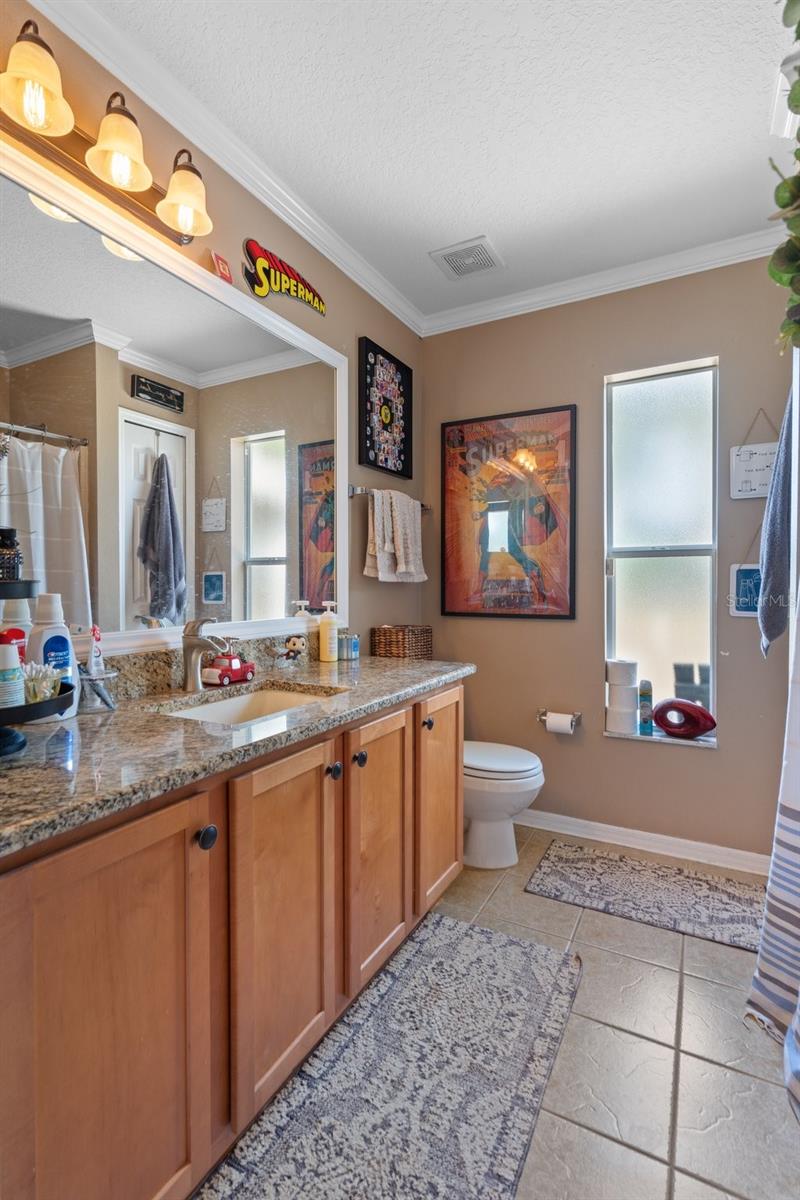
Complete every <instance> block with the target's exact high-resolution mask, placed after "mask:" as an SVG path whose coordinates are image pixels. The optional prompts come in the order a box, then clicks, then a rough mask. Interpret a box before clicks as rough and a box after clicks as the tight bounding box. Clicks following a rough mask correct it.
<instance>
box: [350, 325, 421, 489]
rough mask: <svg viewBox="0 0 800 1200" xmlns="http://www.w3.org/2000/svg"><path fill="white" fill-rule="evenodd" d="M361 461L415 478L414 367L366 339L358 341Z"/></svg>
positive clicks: (383, 469) (361, 463)
mask: <svg viewBox="0 0 800 1200" xmlns="http://www.w3.org/2000/svg"><path fill="white" fill-rule="evenodd" d="M358 461H359V464H360V465H361V466H362V467H374V468H375V469H376V470H377V471H388V472H389V474H391V475H399V476H400V477H401V478H402V479H411V478H412V476H413V462H412V394H411V368H410V367H407V366H406V364H405V363H404V362H401V361H400V359H399V358H395V357H394V355H393V354H390V353H389V352H388V350H383V349H382V348H381V347H380V346H378V345H376V343H375V342H372V341H370V339H369V338H366V337H362V338H359V339H358Z"/></svg>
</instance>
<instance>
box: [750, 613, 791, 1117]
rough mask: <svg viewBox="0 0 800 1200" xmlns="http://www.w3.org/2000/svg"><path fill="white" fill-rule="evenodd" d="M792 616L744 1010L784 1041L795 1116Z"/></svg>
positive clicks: (787, 1074)
mask: <svg viewBox="0 0 800 1200" xmlns="http://www.w3.org/2000/svg"><path fill="white" fill-rule="evenodd" d="M793 619H794V621H795V622H796V623H797V637H796V639H795V643H794V655H793V658H794V661H793V663H792V671H791V682H790V687H789V708H788V712H787V718H786V741H785V744H784V752H783V773H782V775H781V786H780V794H779V796H778V814H777V817H776V820H775V840H774V844H773V847H772V861H771V863H770V869H769V880H768V882H767V910H766V913H765V916H764V925H763V928H762V930H761V944H760V946H759V949H758V959H757V962H756V971H755V975H754V976H753V982H752V985H751V987H750V995H749V996H748V1003H747V1009H748V1015H749V1016H750V1017H752V1018H755V1020H756V1021H758V1023H759V1024H761V1025H763V1026H764V1027H765V1028H766V1029H767V1031H768V1032H769V1033H771V1034H772V1036H773V1037H775V1038H777V1039H778V1040H779V1041H782V1042H783V1061H784V1078H785V1080H786V1086H787V1088H788V1089H789V1098H790V1100H791V1102H792V1104H793V1105H794V1110H795V1113H796V1114H797V1117H798V1119H800V612H795V614H794V617H793Z"/></svg>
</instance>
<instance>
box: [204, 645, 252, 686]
mask: <svg viewBox="0 0 800 1200" xmlns="http://www.w3.org/2000/svg"><path fill="white" fill-rule="evenodd" d="M255 673H256V664H255V663H252V662H242V660H241V658H239V655H238V654H234V653H230V654H228V653H226V654H218V655H217V657H216V658H215V659H214V661H213V662H212V664H211V666H210V667H204V668H203V670H202V672H201V674H200V678H201V679H202V681H203V683H208V684H211V686H212V687H227V686H228V684H229V683H249V682H250V680H251V679H252V678H253V676H254V675H255Z"/></svg>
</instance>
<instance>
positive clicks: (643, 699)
mask: <svg viewBox="0 0 800 1200" xmlns="http://www.w3.org/2000/svg"><path fill="white" fill-rule="evenodd" d="M639 733H640V734H641V735H642V736H643V737H652V735H653V685H652V683H651V682H650V680H649V679H640V680H639Z"/></svg>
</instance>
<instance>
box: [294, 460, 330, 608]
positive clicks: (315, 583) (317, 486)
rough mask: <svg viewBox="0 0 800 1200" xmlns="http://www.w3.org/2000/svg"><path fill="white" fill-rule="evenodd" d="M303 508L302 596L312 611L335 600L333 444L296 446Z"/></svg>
mask: <svg viewBox="0 0 800 1200" xmlns="http://www.w3.org/2000/svg"><path fill="white" fill-rule="evenodd" d="M297 459H298V463H297V467H298V470H297V477H298V488H299V493H300V495H299V500H300V504H299V509H300V573H299V584H300V596H301V597H302V598H303V599H304V600H307V601H308V607H309V611H310V612H323V611H324V609H323V604H324V602H325V601H326V600H335V599H336V578H335V570H336V558H335V553H334V550H335V547H334V528H335V501H334V484H335V476H336V472H335V463H334V444H333V442H332V441H325V442H305V443H303V445H302V446H298V447H297Z"/></svg>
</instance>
